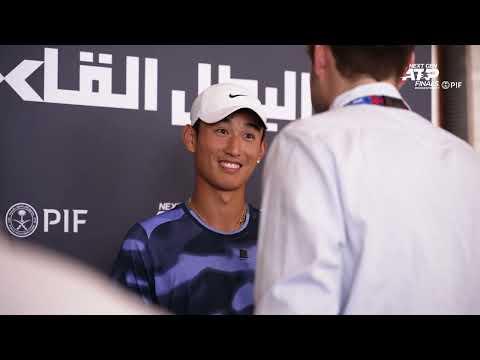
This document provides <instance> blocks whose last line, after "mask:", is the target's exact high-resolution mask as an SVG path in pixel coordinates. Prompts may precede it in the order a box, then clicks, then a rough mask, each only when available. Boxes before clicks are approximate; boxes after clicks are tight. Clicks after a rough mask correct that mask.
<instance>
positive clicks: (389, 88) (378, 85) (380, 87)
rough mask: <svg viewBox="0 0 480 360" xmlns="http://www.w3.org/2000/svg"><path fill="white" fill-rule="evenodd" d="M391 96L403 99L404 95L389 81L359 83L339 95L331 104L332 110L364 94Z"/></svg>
mask: <svg viewBox="0 0 480 360" xmlns="http://www.w3.org/2000/svg"><path fill="white" fill-rule="evenodd" d="M370 95H374V96H375V95H376V96H390V97H394V98H397V99H401V98H402V95H401V94H400V92H399V91H398V89H397V88H396V87H395V86H393V85H392V84H389V83H387V82H375V83H370V84H364V85H358V86H356V87H354V88H353V89H350V90H348V91H345V92H344V93H342V94H340V95H338V96H337V97H336V98H335V100H333V102H332V105H330V110H333V109H338V108H341V107H343V106H345V105H346V104H348V103H349V102H350V101H352V100H355V99H357V98H360V97H362V96H370Z"/></svg>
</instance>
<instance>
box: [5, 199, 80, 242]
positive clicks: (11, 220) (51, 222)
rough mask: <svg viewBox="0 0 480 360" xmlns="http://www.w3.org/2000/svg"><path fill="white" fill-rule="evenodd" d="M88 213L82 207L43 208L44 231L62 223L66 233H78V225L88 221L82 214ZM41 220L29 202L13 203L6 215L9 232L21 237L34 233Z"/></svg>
mask: <svg viewBox="0 0 480 360" xmlns="http://www.w3.org/2000/svg"><path fill="white" fill-rule="evenodd" d="M87 214H88V210H81V209H72V210H70V209H63V211H61V210H57V209H43V232H49V231H50V230H51V227H52V226H55V225H58V224H62V225H63V232H64V233H69V232H74V233H78V226H79V225H83V224H86V223H87V219H85V218H81V216H82V215H87ZM62 215H63V216H62ZM39 222H40V221H39V216H38V213H37V211H36V210H35V208H34V207H33V206H31V205H30V204H27V203H16V204H14V205H12V206H11V207H10V208H9V209H8V210H7V213H6V215H5V224H6V226H7V230H8V232H9V233H10V234H12V235H13V236H16V237H19V238H25V237H27V236H30V235H32V234H33V233H34V232H35V231H36V229H37V226H38V223H39Z"/></svg>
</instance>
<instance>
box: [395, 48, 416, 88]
mask: <svg viewBox="0 0 480 360" xmlns="http://www.w3.org/2000/svg"><path fill="white" fill-rule="evenodd" d="M411 64H415V51H414V50H412V52H411V53H410V55H408V60H407V65H405V68H404V69H403V72H402V76H401V77H400V80H399V81H398V85H397V87H398V88H399V89H400V88H401V87H402V86H403V85H405V83H406V82H407V79H405V80H403V79H402V77H403V76H405V74H406V73H407V71H408V69H410V65H411Z"/></svg>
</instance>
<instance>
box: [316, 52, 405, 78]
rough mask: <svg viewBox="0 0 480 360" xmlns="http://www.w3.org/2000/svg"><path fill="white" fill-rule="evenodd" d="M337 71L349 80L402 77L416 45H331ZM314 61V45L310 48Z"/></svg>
mask: <svg viewBox="0 0 480 360" xmlns="http://www.w3.org/2000/svg"><path fill="white" fill-rule="evenodd" d="M330 49H331V50H332V54H333V57H334V58H335V62H336V65H337V70H338V71H339V72H340V74H341V75H342V76H344V77H345V78H348V79H352V80H353V79H355V78H357V77H359V76H365V75H368V76H370V77H372V78H374V79H375V80H376V81H383V80H387V79H389V78H392V77H395V78H398V77H400V76H402V74H403V72H404V70H405V68H406V66H407V65H408V60H409V56H410V54H411V52H412V51H413V50H414V45H330ZM308 51H309V54H310V57H311V58H312V59H313V53H314V45H309V46H308Z"/></svg>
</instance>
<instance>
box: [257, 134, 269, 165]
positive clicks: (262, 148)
mask: <svg viewBox="0 0 480 360" xmlns="http://www.w3.org/2000/svg"><path fill="white" fill-rule="evenodd" d="M264 131H267V130H266V129H265V130H264ZM266 151H267V136H265V137H264V138H263V141H262V142H261V143H260V154H259V155H258V160H259V161H262V159H263V158H264V156H265V152H266Z"/></svg>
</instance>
